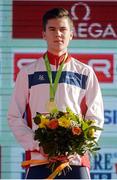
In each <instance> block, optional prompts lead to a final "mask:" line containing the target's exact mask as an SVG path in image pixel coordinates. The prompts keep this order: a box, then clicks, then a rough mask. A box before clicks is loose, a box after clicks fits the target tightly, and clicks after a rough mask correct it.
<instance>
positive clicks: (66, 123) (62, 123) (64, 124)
mask: <svg viewBox="0 0 117 180" xmlns="http://www.w3.org/2000/svg"><path fill="white" fill-rule="evenodd" d="M58 123H59V126H62V127H64V128H69V127H70V125H71V123H70V119H66V118H65V117H60V118H59V119H58Z"/></svg>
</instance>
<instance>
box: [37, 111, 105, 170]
mask: <svg viewBox="0 0 117 180" xmlns="http://www.w3.org/2000/svg"><path fill="white" fill-rule="evenodd" d="M34 122H35V124H36V125H38V128H37V130H35V135H34V139H35V140H37V141H39V146H40V147H43V151H44V153H45V154H47V157H48V161H49V164H50V165H52V166H53V167H56V165H57V166H58V165H59V164H60V163H62V162H68V157H69V156H70V155H73V154H74V153H77V154H78V155H81V156H82V155H84V154H85V153H86V152H91V153H94V152H96V151H97V150H99V149H100V148H99V146H98V144H97V142H96V137H95V132H96V131H97V130H102V129H101V128H100V127H97V126H96V125H94V124H95V121H94V120H91V119H89V120H86V119H84V118H83V117H81V116H79V115H77V114H74V113H73V112H72V111H71V109H69V108H66V112H61V111H58V110H57V109H55V110H53V111H52V112H51V113H49V114H47V115H43V114H40V113H38V112H37V114H36V116H35V117H34Z"/></svg>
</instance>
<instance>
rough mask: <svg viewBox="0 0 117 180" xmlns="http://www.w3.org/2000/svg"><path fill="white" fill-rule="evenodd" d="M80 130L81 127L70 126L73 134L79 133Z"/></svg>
mask: <svg viewBox="0 0 117 180" xmlns="http://www.w3.org/2000/svg"><path fill="white" fill-rule="evenodd" d="M81 132H82V130H81V128H80V127H73V128H72V133H73V135H80V134H81Z"/></svg>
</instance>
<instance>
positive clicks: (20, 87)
mask: <svg viewBox="0 0 117 180" xmlns="http://www.w3.org/2000/svg"><path fill="white" fill-rule="evenodd" d="M51 69H52V71H53V77H55V74H56V67H55V65H52V64H51ZM49 85H50V84H49V79H48V75H47V71H46V68H45V63H44V59H43V57H41V58H40V59H39V60H37V61H36V62H34V63H32V64H30V65H27V66H25V67H23V68H22V69H21V71H20V72H19V74H18V77H17V80H16V83H15V88H14V92H13V95H12V98H11V102H10V106H9V110H8V122H9V126H10V127H11V129H12V131H13V133H14V135H15V137H16V139H17V140H18V142H19V143H20V144H21V145H22V146H23V148H24V149H25V150H26V151H27V150H30V151H32V150H34V149H38V143H37V142H36V141H34V139H33V137H34V130H35V129H36V128H37V127H36V125H35V124H34V122H32V129H31V128H29V127H28V126H27V122H26V120H25V119H24V118H23V114H24V112H25V110H26V105H27V104H28V103H29V106H30V110H31V116H32V118H33V117H34V116H35V115H36V112H40V113H47V110H46V103H47V102H48V100H49V89H50V88H49ZM84 98H85V101H86V105H87V111H86V114H85V118H86V119H95V120H96V124H97V125H98V126H100V127H102V126H103V123H104V114H103V101H102V95H101V91H100V87H99V83H98V80H97V77H96V75H95V73H94V71H93V69H92V68H91V67H90V66H88V65H86V64H83V63H81V62H79V61H78V60H76V59H74V58H72V57H71V59H70V61H68V62H66V63H65V64H64V66H63V71H62V75H61V77H60V80H59V84H58V88H57V92H56V97H55V99H56V104H57V106H58V108H59V110H61V111H65V110H66V106H68V107H70V108H71V110H72V111H73V112H74V113H77V114H80V113H81V104H82V103H81V102H82V101H83V99H84ZM99 136H100V131H99V132H98V133H96V137H97V139H98V138H99ZM31 158H32V159H45V157H43V155H42V154H40V153H36V152H32V153H31ZM75 161H77V158H75ZM75 161H74V162H73V163H74V164H75V163H76V164H77V162H75Z"/></svg>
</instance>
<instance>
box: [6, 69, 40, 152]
mask: <svg viewBox="0 0 117 180" xmlns="http://www.w3.org/2000/svg"><path fill="white" fill-rule="evenodd" d="M28 91H29V90H28V77H27V74H26V73H25V71H24V70H23V69H22V70H21V71H20V72H19V74H18V76H17V80H16V83H15V88H14V91H13V94H12V97H11V101H10V105H9V109H8V124H9V126H10V128H11V130H12V132H13V134H14V135H15V137H16V139H17V141H18V142H19V143H20V144H21V145H22V146H23V148H24V149H25V150H34V149H37V150H39V149H38V148H39V147H38V143H37V142H36V141H34V139H33V136H34V133H33V131H32V129H30V128H29V127H28V126H27V122H26V120H25V119H23V114H24V112H25V110H26V105H27V102H28Z"/></svg>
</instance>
